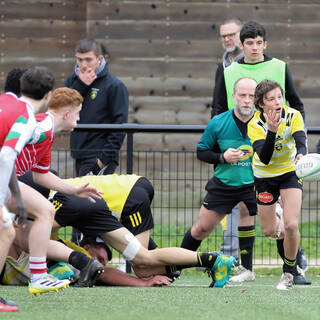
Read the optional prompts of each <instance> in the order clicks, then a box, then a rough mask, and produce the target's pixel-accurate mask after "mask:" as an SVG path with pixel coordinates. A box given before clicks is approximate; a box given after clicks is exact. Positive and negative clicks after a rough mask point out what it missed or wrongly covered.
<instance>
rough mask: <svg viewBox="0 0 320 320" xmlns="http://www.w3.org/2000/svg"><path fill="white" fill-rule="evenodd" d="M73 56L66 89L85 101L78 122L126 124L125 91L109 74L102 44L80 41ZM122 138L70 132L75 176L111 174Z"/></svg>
mask: <svg viewBox="0 0 320 320" xmlns="http://www.w3.org/2000/svg"><path fill="white" fill-rule="evenodd" d="M75 57H76V66H75V72H74V73H72V74H71V75H69V77H68V78H67V80H66V83H65V86H66V87H69V88H72V89H76V90H77V91H79V92H80V94H81V95H82V96H83V98H84V101H83V104H82V110H81V112H80V121H79V123H91V124H95V123H97V124H98V123H99V124H100V123H107V124H108V123H110V124H111V123H117V124H120V123H126V122H127V121H128V105H129V94H128V90H127V88H126V86H125V85H124V84H123V83H122V82H121V81H120V80H119V79H117V78H116V77H115V76H114V75H112V74H111V73H110V72H109V70H108V66H107V62H106V60H105V59H104V57H103V55H102V50H101V45H100V44H99V43H98V42H97V41H95V40H90V39H83V40H80V41H79V43H78V45H77V47H76V50H75ZM124 136H125V134H124V133H122V132H120V133H119V132H100V131H97V132H92V131H91V132H89V131H81V132H80V131H75V132H72V133H71V137H70V148H71V155H72V157H73V158H74V159H75V160H76V173H77V176H83V175H86V174H88V173H92V174H98V173H99V172H100V174H111V173H113V172H114V171H115V169H116V167H117V166H118V163H119V150H120V148H121V145H122V142H123V139H124Z"/></svg>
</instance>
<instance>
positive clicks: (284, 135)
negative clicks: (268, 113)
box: [248, 105, 305, 178]
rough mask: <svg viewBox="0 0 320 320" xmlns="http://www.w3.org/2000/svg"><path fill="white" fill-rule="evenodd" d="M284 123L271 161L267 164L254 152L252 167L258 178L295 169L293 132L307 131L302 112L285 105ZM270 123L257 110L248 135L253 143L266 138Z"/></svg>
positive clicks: (277, 174) (278, 132) (279, 130)
mask: <svg viewBox="0 0 320 320" xmlns="http://www.w3.org/2000/svg"><path fill="white" fill-rule="evenodd" d="M281 117H282V118H283V121H282V123H281V124H280V126H279V128H278V131H277V133H276V138H275V144H274V150H273V154H272V157H271V160H270V162H269V163H268V164H267V165H266V164H264V163H263V162H261V161H260V158H259V156H258V154H257V152H254V155H253V160H252V168H253V173H254V176H255V177H257V178H268V177H276V176H280V175H282V174H285V173H287V172H291V171H294V170H295V157H296V152H297V151H296V144H295V140H294V138H293V136H292V135H293V134H294V133H295V132H298V131H305V128H304V122H303V118H302V116H301V113H300V112H299V111H297V110H295V109H292V108H290V107H288V106H285V105H284V106H283V109H282V115H281ZM267 132H268V125H267V123H266V121H265V119H264V117H263V116H262V114H261V112H256V113H255V114H254V116H253V118H252V119H251V120H250V122H249V124H248V136H249V138H250V140H251V143H252V145H253V146H254V143H255V142H256V141H259V140H265V139H266V136H267Z"/></svg>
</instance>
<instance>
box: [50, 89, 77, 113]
mask: <svg viewBox="0 0 320 320" xmlns="http://www.w3.org/2000/svg"><path fill="white" fill-rule="evenodd" d="M82 102H83V98H82V96H81V94H80V93H79V92H78V91H77V90H74V89H70V88H65V87H64V88H58V89H55V90H54V91H53V93H52V96H51V99H50V101H49V104H48V109H51V110H58V109H60V108H63V107H73V108H76V107H78V106H79V105H80V104H81V103H82Z"/></svg>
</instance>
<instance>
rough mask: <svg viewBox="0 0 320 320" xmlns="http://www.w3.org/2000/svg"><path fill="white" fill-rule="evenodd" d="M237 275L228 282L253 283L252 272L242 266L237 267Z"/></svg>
mask: <svg viewBox="0 0 320 320" xmlns="http://www.w3.org/2000/svg"><path fill="white" fill-rule="evenodd" d="M237 269H238V271H237V274H236V275H235V276H233V277H231V278H230V279H229V282H244V281H254V280H255V276H254V272H253V271H251V270H248V269H246V268H245V267H243V266H241V265H240V266H239V267H238V268H237Z"/></svg>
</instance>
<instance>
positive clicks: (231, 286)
mask: <svg viewBox="0 0 320 320" xmlns="http://www.w3.org/2000/svg"><path fill="white" fill-rule="evenodd" d="M276 285H277V284H259V283H256V284H253V283H251V284H232V285H227V286H226V287H225V288H226V289H228V288H252V287H274V288H275V287H276ZM171 287H190V288H208V287H209V286H208V285H203V284H175V285H171ZM295 288H297V289H319V288H320V286H315V285H305V286H303V285H296V286H294V289H295Z"/></svg>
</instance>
